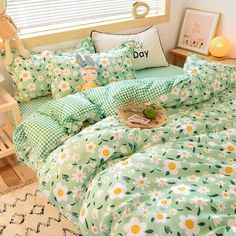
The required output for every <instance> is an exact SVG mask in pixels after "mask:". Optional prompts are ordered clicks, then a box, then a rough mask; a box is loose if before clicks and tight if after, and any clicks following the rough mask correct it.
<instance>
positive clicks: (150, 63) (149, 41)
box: [91, 26, 168, 70]
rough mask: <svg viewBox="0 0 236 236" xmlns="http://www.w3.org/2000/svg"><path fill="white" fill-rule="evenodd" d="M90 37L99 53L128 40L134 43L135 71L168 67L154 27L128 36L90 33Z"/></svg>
mask: <svg viewBox="0 0 236 236" xmlns="http://www.w3.org/2000/svg"><path fill="white" fill-rule="evenodd" d="M91 37H92V40H93V42H94V46H95V49H96V51H97V52H99V53H101V52H104V51H107V50H110V49H112V48H115V47H117V46H119V45H120V44H121V43H123V42H126V41H128V40H134V41H136V43H137V46H136V49H135V52H134V54H133V65H134V68H135V70H141V69H145V68H151V67H162V66H168V62H167V60H166V57H165V54H164V52H163V48H162V45H161V41H160V38H159V34H158V30H157V28H156V26H152V27H150V28H149V29H147V30H145V31H143V32H140V33H137V34H129V35H124V34H108V33H102V32H97V31H92V33H91Z"/></svg>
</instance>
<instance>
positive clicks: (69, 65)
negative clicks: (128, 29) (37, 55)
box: [46, 41, 136, 98]
mask: <svg viewBox="0 0 236 236" xmlns="http://www.w3.org/2000/svg"><path fill="white" fill-rule="evenodd" d="M134 48H135V42H134V41H130V42H127V43H124V44H121V46H120V47H119V48H114V49H112V50H110V51H107V52H103V53H93V54H87V53H86V55H89V56H90V57H91V58H92V60H93V61H94V63H95V64H96V67H97V71H98V78H97V81H96V82H97V85H99V86H104V85H106V84H108V83H112V82H117V81H121V80H125V79H135V77H136V75H135V70H134V69H133V66H132V61H131V58H132V55H133V52H134ZM80 56H81V57H82V58H83V53H81V54H80ZM46 61H47V62H46V66H47V68H48V69H49V68H50V70H49V76H50V78H51V81H52V95H53V97H54V98H61V97H64V96H66V95H68V94H72V93H75V92H78V91H80V90H81V87H82V84H83V80H82V77H81V74H80V65H79V64H78V62H76V58H75V56H71V55H70V56H69V55H67V56H63V57H61V56H55V55H51V56H48V57H47V60H46ZM84 63H85V66H87V65H88V64H86V63H87V62H86V60H84Z"/></svg>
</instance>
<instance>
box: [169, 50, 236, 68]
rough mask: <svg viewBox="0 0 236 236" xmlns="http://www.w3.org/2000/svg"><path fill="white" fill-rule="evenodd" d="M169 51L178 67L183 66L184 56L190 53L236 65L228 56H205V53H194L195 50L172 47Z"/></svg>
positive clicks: (235, 61)
mask: <svg viewBox="0 0 236 236" xmlns="http://www.w3.org/2000/svg"><path fill="white" fill-rule="evenodd" d="M170 53H171V54H172V56H173V64H174V65H176V66H180V67H183V65H184V62H185V60H186V58H187V57H188V56H189V55H190V54H195V55H199V56H201V57H204V58H206V59H207V60H209V61H214V62H219V63H224V64H231V65H236V60H234V59H230V58H227V57H226V58H222V59H218V58H215V57H212V56H206V55H202V54H199V53H196V52H191V51H188V50H186V49H182V48H174V49H172V50H171V51H170Z"/></svg>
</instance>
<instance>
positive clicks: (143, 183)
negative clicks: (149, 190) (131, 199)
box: [135, 176, 149, 190]
mask: <svg viewBox="0 0 236 236" xmlns="http://www.w3.org/2000/svg"><path fill="white" fill-rule="evenodd" d="M148 183H149V182H148V180H147V178H146V177H143V176H139V177H138V178H137V179H136V180H135V184H136V185H137V187H139V188H141V189H142V190H143V189H144V188H145V187H147V186H148Z"/></svg>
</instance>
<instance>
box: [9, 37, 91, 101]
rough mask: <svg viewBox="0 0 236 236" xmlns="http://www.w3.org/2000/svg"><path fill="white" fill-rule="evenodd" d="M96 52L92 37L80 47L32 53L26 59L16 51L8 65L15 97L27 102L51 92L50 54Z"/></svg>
mask: <svg viewBox="0 0 236 236" xmlns="http://www.w3.org/2000/svg"><path fill="white" fill-rule="evenodd" d="M88 52H90V53H93V52H95V49H94V46H93V42H92V40H91V38H85V39H84V40H82V42H81V43H80V45H79V46H78V47H75V48H73V49H70V50H65V51H55V52H53V51H44V52H42V53H38V54H37V53H32V54H31V57H30V58H28V59H24V58H23V57H22V56H21V55H20V54H19V52H18V51H14V54H13V55H14V61H13V63H12V64H11V65H10V66H8V68H7V70H8V73H9V74H10V75H11V76H12V80H13V88H14V91H15V98H16V100H17V101H19V102H26V101H29V100H31V99H33V98H37V97H41V96H46V95H48V94H50V93H51V79H50V77H49V75H48V71H49V70H48V69H49V68H47V64H46V62H45V61H46V58H47V57H48V55H61V56H64V55H70V56H72V55H74V56H75V55H76V54H77V53H88Z"/></svg>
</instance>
